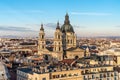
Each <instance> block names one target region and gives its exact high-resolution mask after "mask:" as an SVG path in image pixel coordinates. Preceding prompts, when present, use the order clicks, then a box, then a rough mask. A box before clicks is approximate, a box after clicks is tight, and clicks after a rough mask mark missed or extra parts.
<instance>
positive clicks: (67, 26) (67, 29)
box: [61, 14, 74, 33]
mask: <svg viewBox="0 0 120 80" xmlns="http://www.w3.org/2000/svg"><path fill="white" fill-rule="evenodd" d="M61 31H62V32H73V33H74V29H73V27H72V25H71V24H70V21H69V16H68V14H66V15H65V21H64V24H63V25H62V26H61Z"/></svg>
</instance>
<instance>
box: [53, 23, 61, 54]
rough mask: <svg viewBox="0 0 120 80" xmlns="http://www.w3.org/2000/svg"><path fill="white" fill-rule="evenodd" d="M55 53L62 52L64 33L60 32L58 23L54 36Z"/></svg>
mask: <svg viewBox="0 0 120 80" xmlns="http://www.w3.org/2000/svg"><path fill="white" fill-rule="evenodd" d="M53 50H54V51H55V52H62V51H63V49H62V32H61V30H60V26H59V22H57V27H56V31H55V34H54V49H53Z"/></svg>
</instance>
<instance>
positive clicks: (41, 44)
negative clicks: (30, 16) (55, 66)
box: [38, 24, 46, 54]
mask: <svg viewBox="0 0 120 80" xmlns="http://www.w3.org/2000/svg"><path fill="white" fill-rule="evenodd" d="M45 46H46V42H45V32H44V28H43V24H41V28H40V33H39V39H38V54H41V52H42V51H43V50H44V49H45Z"/></svg>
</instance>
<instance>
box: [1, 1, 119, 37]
mask: <svg viewBox="0 0 120 80" xmlns="http://www.w3.org/2000/svg"><path fill="white" fill-rule="evenodd" d="M119 3H120V1H119V0H64V1H63V0H34V1H33V0H1V1H0V36H9V35H10V36H23V37H34V36H36V37H37V36H38V34H39V29H40V25H41V23H43V24H44V28H45V33H46V36H47V37H53V36H54V32H55V28H56V23H57V22H58V21H59V22H60V24H61V25H62V24H63V23H64V16H65V14H66V12H68V14H69V17H70V22H71V25H72V26H73V28H74V31H75V33H76V34H77V36H78V37H89V36H91V37H94V36H120V34H119V30H120V22H119V21H120V11H119V9H120V5H119Z"/></svg>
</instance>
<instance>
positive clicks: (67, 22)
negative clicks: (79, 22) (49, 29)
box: [64, 13, 70, 24]
mask: <svg viewBox="0 0 120 80" xmlns="http://www.w3.org/2000/svg"><path fill="white" fill-rule="evenodd" d="M64 24H70V21H69V15H68V13H66V15H65V21H64Z"/></svg>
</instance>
